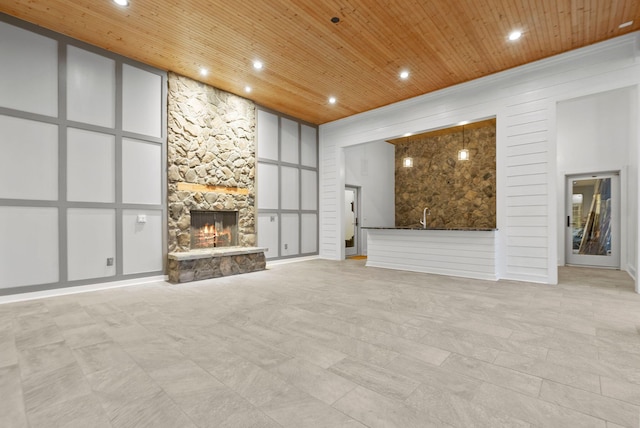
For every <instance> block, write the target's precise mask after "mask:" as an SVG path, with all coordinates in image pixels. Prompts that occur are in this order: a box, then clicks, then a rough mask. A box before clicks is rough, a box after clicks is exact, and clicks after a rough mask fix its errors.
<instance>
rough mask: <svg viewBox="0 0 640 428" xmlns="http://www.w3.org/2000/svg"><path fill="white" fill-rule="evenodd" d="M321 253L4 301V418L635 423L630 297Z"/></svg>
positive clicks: (573, 285) (639, 421)
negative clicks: (187, 279) (186, 277)
mask: <svg viewBox="0 0 640 428" xmlns="http://www.w3.org/2000/svg"><path fill="white" fill-rule="evenodd" d="M560 282H561V284H560V285H559V286H545V285H536V284H528V283H516V282H508V281H499V282H487V281H476V280H467V279H460V278H449V277H443V276H435V275H424V274H417V273H410V272H398V271H390V270H382V269H374V268H365V267H364V261H354V260H348V261H344V262H332V261H326V260H314V261H307V262H300V263H293V264H287V265H279V266H275V267H273V268H270V269H269V270H267V271H263V272H257V273H252V274H247V275H241V276H236V277H228V278H219V279H215V280H208V281H202V282H197V283H191V284H186V285H177V286H176V285H171V286H169V285H167V284H165V283H157V284H147V285H143V286H134V287H128V288H119V289H112V290H104V291H98V292H90V293H83V294H76V295H69V296H64V297H56V298H47V299H41V300H33V301H27V302H21V303H11V304H4V305H0V426H1V427H3V428H8V427H47V428H49V427H90V428H98V427H261V428H262V427H280V426H284V427H331V428H336V427H385V428H389V427H403V428H405V427H431V426H433V427H449V426H452V427H474V426H479V427H501V426H504V427H527V426H536V427H537V426H539V427H609V428H613V427H618V426H623V427H636V428H637V427H638V426H640V334H639V328H640V296H638V295H637V294H635V293H634V292H633V284H632V281H631V280H630V279H629V278H628V276H627V275H626V273H624V272H616V271H606V270H595V269H578V268H561V269H560Z"/></svg>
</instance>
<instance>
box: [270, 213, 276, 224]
mask: <svg viewBox="0 0 640 428" xmlns="http://www.w3.org/2000/svg"><path fill="white" fill-rule="evenodd" d="M270 220H271V223H273V222H274V221H276V216H274V215H272V216H271V217H270Z"/></svg>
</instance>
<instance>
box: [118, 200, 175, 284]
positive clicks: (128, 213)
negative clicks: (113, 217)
mask: <svg viewBox="0 0 640 428" xmlns="http://www.w3.org/2000/svg"><path fill="white" fill-rule="evenodd" d="M164 222H165V219H164V216H163V213H162V210H124V211H123V213H122V246H123V268H122V270H123V273H124V274H125V275H129V274H135V273H144V272H156V271H160V270H162V227H163V224H164Z"/></svg>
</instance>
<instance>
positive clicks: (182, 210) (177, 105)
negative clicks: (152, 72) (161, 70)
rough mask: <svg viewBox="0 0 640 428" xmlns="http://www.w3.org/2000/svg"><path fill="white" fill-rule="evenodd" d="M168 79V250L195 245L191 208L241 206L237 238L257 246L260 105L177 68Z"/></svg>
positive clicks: (246, 243)
mask: <svg viewBox="0 0 640 428" xmlns="http://www.w3.org/2000/svg"><path fill="white" fill-rule="evenodd" d="M168 81H169V91H168V111H167V122H168V135H167V163H168V164H167V171H168V172H167V185H168V192H167V198H168V209H169V213H168V216H169V219H168V233H169V237H168V249H169V252H174V251H178V252H180V251H189V250H190V233H189V228H190V220H191V219H190V215H189V212H190V210H237V211H238V213H239V215H238V218H239V224H238V243H239V245H240V246H243V247H248V246H254V245H255V243H256V235H255V164H256V162H255V153H256V150H255V129H256V108H255V104H254V103H253V102H252V101H250V100H247V99H245V98H241V97H238V96H236V95H233V94H230V93H227V92H224V91H221V90H219V89H216V88H214V87H211V86H208V85H205V84H203V83H200V82H197V81H195V80H192V79H189V78H186V77H183V76H179V75H177V74H174V73H169V79H168ZM179 183H189V184H196V185H203V186H211V189H215V190H213V191H211V190H203V191H192V190H189V191H185V190H179V189H178V184H179Z"/></svg>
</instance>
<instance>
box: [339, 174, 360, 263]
mask: <svg viewBox="0 0 640 428" xmlns="http://www.w3.org/2000/svg"><path fill="white" fill-rule="evenodd" d="M344 190H345V191H346V190H353V192H354V195H355V197H354V203H355V216H356V224H355V227H354V241H355V242H354V245H353V249H349V248H346V247H345V248H344V255H345V257H348V256H356V255H359V254H361V250H362V245H361V243H360V241H361V239H360V238H361V236H362V234H361V230H360V224H361V221H360V219H361V218H362V217H361V212H360V207H361V203H360V202H361V193H362V192H361V187H360V186H352V185H350V184H345V186H344ZM342 241H343V242H344V236H343V239H342ZM343 245H344V244H343Z"/></svg>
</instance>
